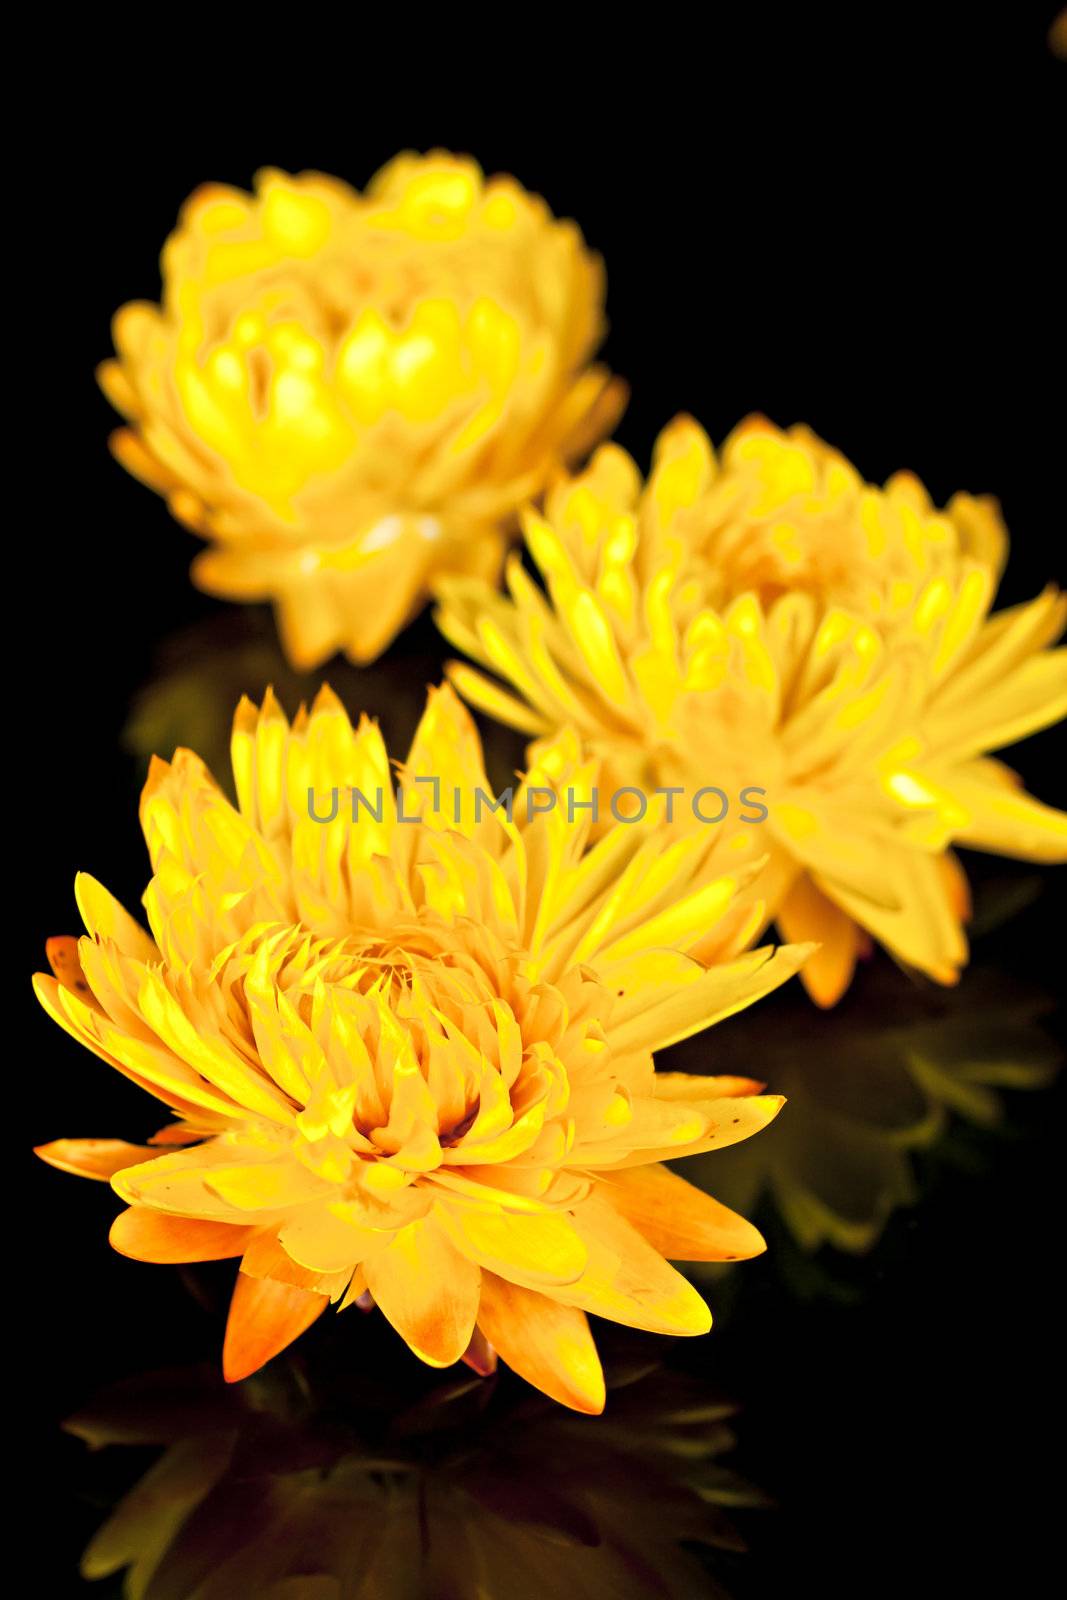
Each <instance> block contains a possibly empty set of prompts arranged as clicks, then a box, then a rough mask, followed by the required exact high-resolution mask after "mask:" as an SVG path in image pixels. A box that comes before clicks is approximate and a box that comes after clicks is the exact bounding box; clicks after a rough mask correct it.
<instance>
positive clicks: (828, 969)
mask: <svg viewBox="0 0 1067 1600" xmlns="http://www.w3.org/2000/svg"><path fill="white" fill-rule="evenodd" d="M778 926H779V928H780V929H781V932H782V937H783V939H788V940H789V941H790V942H794V941H797V942H801V941H808V940H814V941H815V942H816V943H817V945H818V949H816V950H814V951H813V953H812V954H811V955H810V956H809V957H808V959H807V961H805V963H804V965H803V967H802V968H801V969H800V981H801V983H802V984H803V985H804V987H805V989H806V990H807V991H808V993H809V994H810V995H811V998H812V999H813V1000H814V1001H815V1003H816V1005H820V1006H823V1007H829V1006H834V1005H836V1004H837V1002H838V1001H839V1000H840V998H841V996H842V995H843V994H844V992H845V990H846V989H847V988H848V986H849V984H850V983H851V982H852V974H853V971H854V970H855V966H856V958H857V956H858V955H859V950H860V936H861V933H860V929H859V927H858V926H857V924H856V923H855V922H854V921H853V919H852V918H851V917H850V916H849V915H848V912H847V911H842V910H841V909H840V907H838V906H836V905H834V903H833V901H832V900H830V899H828V898H827V896H826V895H824V894H823V892H822V890H821V889H819V888H818V887H817V886H816V885H815V884H814V883H813V882H812V880H811V878H810V877H808V875H807V874H806V873H805V874H804V875H803V876H802V877H800V878H798V879H797V881H796V883H795V884H794V885H793V887H792V889H790V891H789V893H788V894H787V895H786V897H785V899H784V900H783V902H782V904H781V906H780V907H779V908H778Z"/></svg>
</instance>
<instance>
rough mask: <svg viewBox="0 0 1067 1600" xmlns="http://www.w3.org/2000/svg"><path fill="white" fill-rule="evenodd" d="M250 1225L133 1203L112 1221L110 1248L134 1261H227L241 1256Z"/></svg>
mask: <svg viewBox="0 0 1067 1600" xmlns="http://www.w3.org/2000/svg"><path fill="white" fill-rule="evenodd" d="M251 1234H252V1229H251V1228H240V1227H231V1225H230V1224H229V1223H227V1222H205V1221H203V1220H201V1219H200V1218H192V1217H170V1216H166V1215H165V1214H164V1213H163V1212H162V1211H152V1210H150V1209H149V1207H148V1206H130V1207H129V1208H128V1210H126V1211H120V1212H119V1214H118V1216H117V1217H116V1218H115V1220H114V1222H113V1223H112V1224H111V1232H110V1234H109V1235H108V1238H109V1240H110V1243H111V1248H112V1249H113V1250H117V1251H118V1252H119V1254H120V1255H123V1256H130V1257H131V1258H132V1259H133V1260H134V1261H157V1262H185V1261H226V1260H228V1259H229V1258H230V1257H231V1256H239V1255H241V1254H242V1252H243V1251H244V1249H245V1247H246V1245H247V1244H248V1241H249V1238H250V1237H251Z"/></svg>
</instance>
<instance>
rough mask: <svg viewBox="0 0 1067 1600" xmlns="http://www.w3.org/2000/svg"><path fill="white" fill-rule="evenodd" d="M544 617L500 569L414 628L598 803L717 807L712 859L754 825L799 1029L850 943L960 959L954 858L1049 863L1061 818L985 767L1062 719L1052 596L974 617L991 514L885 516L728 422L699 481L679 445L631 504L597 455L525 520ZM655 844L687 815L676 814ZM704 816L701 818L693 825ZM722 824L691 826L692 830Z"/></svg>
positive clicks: (520, 584) (850, 485)
mask: <svg viewBox="0 0 1067 1600" xmlns="http://www.w3.org/2000/svg"><path fill="white" fill-rule="evenodd" d="M526 537H527V543H528V545H529V549H530V553H531V555H532V556H533V559H534V561H535V562H536V563H537V565H538V566H539V568H540V570H541V572H542V573H543V575H544V578H545V581H546V583H547V586H548V596H547V597H546V596H545V595H544V594H543V593H542V592H541V590H539V589H538V588H537V586H536V585H535V584H534V583H533V582H532V581H531V580H530V578H529V577H528V576H527V574H526V573H525V571H524V570H523V567H522V565H521V562H520V560H519V558H518V556H515V557H513V558H512V559H511V562H510V565H509V568H508V585H509V589H510V598H505V597H503V596H500V595H498V594H496V593H495V592H494V591H493V590H492V589H491V588H490V587H489V586H488V585H486V584H485V583H481V582H478V581H476V580H471V579H466V580H461V579H450V580H447V581H444V582H442V584H441V585H440V593H441V596H442V606H441V609H440V612H439V618H438V620H439V622H440V626H441V627H442V629H443V630H444V632H445V633H446V635H447V636H448V638H449V639H450V640H451V641H452V642H453V643H454V644H456V645H457V646H458V647H459V648H460V649H462V650H464V651H465V652H466V653H467V654H468V655H469V656H471V657H472V658H473V659H474V660H475V661H478V662H480V663H481V664H482V665H484V666H486V667H489V668H490V669H492V671H493V672H494V673H496V674H497V675H498V678H499V679H504V680H505V681H506V682H507V683H508V684H510V685H511V686H512V688H513V689H514V690H516V691H517V692H518V693H517V696H516V695H515V694H513V693H511V692H510V691H509V690H506V689H504V688H503V687H502V686H501V684H500V683H499V681H497V679H490V678H487V677H486V676H484V675H483V674H482V673H481V672H476V671H474V670H473V669H472V668H470V667H467V666H465V665H462V664H457V665H455V666H454V667H453V669H452V677H453V681H454V682H455V683H456V685H457V687H458V688H459V689H460V690H461V692H462V693H463V694H464V695H466V697H467V698H468V699H469V700H470V701H471V702H472V703H473V704H475V705H477V706H478V707H480V708H481V709H483V710H484V711H487V712H488V713H489V714H490V715H492V716H495V717H498V718H500V719H501V720H503V721H505V722H508V723H510V724H511V725H512V726H513V727H516V728H519V729H521V730H522V731H524V732H525V733H527V734H531V735H544V734H549V733H554V732H555V730H557V729H558V728H560V727H561V726H564V725H568V724H569V725H570V726H571V727H573V728H574V729H575V730H576V731H577V732H578V734H579V735H581V736H582V738H583V739H584V740H585V741H586V743H587V748H588V749H589V751H590V752H591V753H592V754H593V755H594V756H595V757H596V758H598V759H600V760H602V761H603V762H604V763H605V766H606V768H607V771H608V773H609V775H610V777H611V778H612V779H613V780H614V781H616V782H621V783H631V784H633V783H636V784H640V785H644V786H646V787H648V786H651V785H652V784H656V785H676V786H680V787H683V788H685V789H687V790H688V791H694V790H697V789H699V788H700V787H701V786H704V785H708V786H716V787H717V788H719V789H721V790H722V792H723V796H724V797H725V798H726V800H727V801H728V802H729V810H728V812H727V814H726V815H725V816H724V820H723V822H722V823H721V827H722V829H723V831H724V832H730V831H733V832H734V833H735V834H738V833H743V832H745V831H746V820H745V819H746V817H747V819H748V823H749V824H751V823H752V822H753V821H755V820H756V818H757V817H758V812H756V813H754V812H753V810H752V809H749V810H748V811H746V810H745V809H744V807H742V806H739V805H738V804H737V801H738V799H739V798H743V795H744V792H745V790H746V789H752V788H754V789H758V790H760V791H764V792H763V793H762V795H760V796H757V797H756V800H757V803H758V805H759V806H762V807H765V808H766V810H767V812H768V815H767V817H766V818H765V819H764V820H763V821H762V824H761V825H759V826H755V827H754V826H751V825H749V826H748V827H747V831H748V832H749V833H754V834H758V835H760V844H761V845H762V846H763V847H765V848H766V850H767V851H768V853H769V861H768V864H767V868H766V871H765V872H764V873H763V875H762V876H761V878H760V880H759V882H758V883H757V885H756V886H755V891H754V892H757V891H758V893H759V894H760V896H761V897H762V898H763V900H764V901H765V903H766V907H767V915H768V917H774V918H776V919H777V922H778V926H779V928H780V930H781V931H782V933H783V936H784V937H786V938H790V939H815V940H818V941H820V943H821V949H820V950H819V952H818V953H817V955H816V956H814V957H813V958H812V960H810V961H809V962H807V963H806V965H805V967H804V972H803V979H804V982H805V984H806V985H807V987H808V990H809V992H810V993H811V994H812V995H813V996H814V998H815V999H816V1000H817V1001H819V1002H820V1003H821V1004H823V1005H830V1004H833V1003H834V1002H835V1001H836V1000H837V999H838V998H839V997H840V995H841V994H842V992H843V991H844V990H845V988H847V986H848V983H849V981H850V978H851V975H852V971H853V968H854V964H855V961H856V958H857V955H858V954H860V953H861V952H862V950H863V949H864V946H865V944H866V943H867V942H868V936H873V938H875V939H877V940H879V941H880V942H881V943H882V944H883V945H885V947H886V948H887V949H888V950H889V951H890V952H891V953H892V954H893V955H894V956H895V957H896V958H897V960H899V961H901V962H903V963H905V964H907V965H909V966H912V967H915V968H918V969H920V970H921V971H922V972H924V973H927V974H928V975H929V976H931V977H932V978H935V979H936V980H937V981H939V982H941V983H952V982H954V981H955V980H956V978H957V977H958V974H959V971H960V968H961V967H962V965H963V964H964V963H965V961H966V959H967V946H966V941H965V938H964V934H963V926H962V925H963V922H964V920H965V918H966V912H967V883H966V879H965V877H964V875H963V872H962V869H961V868H960V866H959V864H958V862H957V861H956V859H955V857H954V856H953V855H952V854H951V852H950V848H949V847H950V846H951V845H952V844H953V843H959V844H962V845H968V846H972V847H974V848H977V849H983V850H991V851H996V852H999V853H1002V854H1005V855H1011V856H1019V857H1022V858H1025V859H1030V860H1035V861H1063V860H1064V859H1067V817H1065V816H1064V815H1063V813H1061V812H1059V811H1054V810H1052V809H1051V808H1050V807H1048V806H1045V805H1042V804H1041V803H1040V802H1039V801H1037V800H1034V799H1032V798H1031V797H1030V796H1029V795H1027V794H1026V793H1025V791H1024V790H1023V789H1022V787H1021V785H1020V783H1019V781H1018V779H1017V778H1016V777H1015V775H1014V773H1012V772H1011V771H1010V770H1009V769H1008V768H1007V767H1005V766H1003V765H1002V764H1001V763H999V762H997V761H993V760H991V759H989V757H988V754H987V752H989V751H990V750H995V749H997V748H998V747H1000V746H1003V745H1006V744H1010V743H1012V742H1014V741H1015V740H1017V739H1022V738H1023V737H1024V736H1025V735H1027V734H1029V733H1031V732H1033V731H1034V730H1035V729H1038V728H1041V727H1044V726H1046V725H1048V724H1050V723H1052V722H1054V721H1056V720H1057V719H1058V718H1059V717H1060V716H1062V715H1063V713H1064V711H1065V710H1067V660H1065V655H1067V652H1064V651H1063V650H1058V651H1057V650H1050V649H1048V648H1047V646H1049V645H1050V644H1052V643H1054V641H1055V640H1056V639H1057V637H1058V636H1059V634H1060V633H1061V632H1062V629H1063V624H1064V618H1065V615H1067V609H1065V601H1064V597H1063V596H1062V595H1060V594H1058V593H1057V592H1056V591H1055V590H1053V589H1049V590H1047V591H1046V592H1045V593H1044V594H1042V595H1041V596H1039V597H1038V598H1037V599H1035V600H1033V601H1032V602H1031V603H1029V604H1027V605H1023V606H1018V607H1015V608H1012V609H1010V610H1006V611H1002V612H1000V613H998V614H997V615H995V616H993V617H990V616H989V614H988V613H989V610H990V606H991V604H992V601H993V597H994V594H995V591H996V587H997V580H998V577H999V572H1000V567H1001V564H1002V561H1003V557H1004V552H1005V548H1006V535H1005V533H1004V529H1003V526H1002V524H1001V521H1000V517H999V514H998V511H997V508H996V505H995V503H994V502H993V501H991V500H989V499H975V498H972V497H971V496H969V495H963V494H960V495H956V496H955V498H954V499H953V500H952V502H951V504H950V505H949V507H948V508H947V510H945V511H937V510H935V509H934V507H933V506H932V505H931V502H930V500H929V498H928V496H927V494H926V492H925V490H924V489H923V488H922V485H921V484H920V483H919V482H918V481H917V480H916V479H915V478H914V477H911V476H910V475H907V474H900V475H898V476H897V477H895V478H893V479H891V480H890V482H889V483H888V484H887V485H886V487H885V489H877V488H873V487H872V486H870V485H868V484H865V483H864V482H863V480H862V479H861V478H860V476H859V475H858V473H857V472H856V471H855V469H854V468H853V467H852V466H850V465H849V463H848V462H847V461H845V459H844V458H843V457H842V456H840V455H838V454H837V453H836V452H835V451H833V450H831V449H829V447H828V446H826V445H824V444H823V443H822V442H821V441H820V440H818V439H816V438H815V437H814V435H812V434H811V433H809V432H808V431H807V430H806V429H804V428H794V429H792V430H791V431H790V432H788V433H782V432H780V431H779V430H777V429H776V428H773V427H772V426H771V425H770V424H769V423H767V422H765V421H763V420H762V419H759V418H753V419H750V421H748V422H747V423H744V424H742V426H741V427H740V428H739V429H737V431H736V432H735V433H734V434H733V435H732V437H731V438H730V439H729V440H728V441H727V443H726V445H725V447H724V449H723V451H722V455H721V459H716V456H715V452H714V451H713V449H712V447H711V445H710V444H709V442H708V440H707V438H706V436H705V434H704V433H703V432H702V431H701V429H700V428H699V427H697V425H696V424H695V423H694V422H692V421H690V420H689V419H687V418H679V419H678V420H676V421H675V422H674V423H673V424H671V426H670V427H668V428H667V429H666V430H665V432H664V433H663V434H662V435H661V437H660V439H659V441H658V444H657V447H656V452H655V461H654V467H653V471H652V474H651V477H650V479H649V481H648V484H647V486H646V487H644V488H643V489H642V485H641V482H640V477H639V474H638V471H637V468H636V467H635V465H634V463H633V461H632V460H631V459H630V457H629V456H627V455H626V454H625V453H624V452H623V451H621V450H619V449H618V448H616V447H613V446H606V447H603V448H602V449H601V450H600V451H598V452H597V455H596V456H595V458H594V460H593V462H592V463H591V465H590V467H589V469H588V470H587V471H586V472H585V473H584V474H583V475H581V476H580V477H578V478H577V479H575V480H573V481H572V482H570V483H567V484H561V485H558V486H557V487H556V488H555V489H554V490H553V492H552V494H551V495H550V497H549V499H548V503H547V508H546V515H545V517H544V518H542V517H540V516H537V515H535V514H533V513H531V514H529V516H528V517H527V520H526ZM678 804H679V816H680V820H683V821H685V820H687V819H690V825H693V824H692V822H691V818H692V813H693V807H692V805H688V804H686V801H685V800H684V799H683V800H681V801H679V803H678ZM713 808H714V809H713ZM722 809H723V801H722V800H718V799H709V800H706V801H704V802H703V803H702V808H701V811H700V816H701V820H703V821H707V822H710V821H712V820H713V819H714V818H715V817H716V816H717V815H718V813H719V811H720V810H722Z"/></svg>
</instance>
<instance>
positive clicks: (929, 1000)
mask: <svg viewBox="0 0 1067 1600" xmlns="http://www.w3.org/2000/svg"><path fill="white" fill-rule="evenodd" d="M1051 1009H1052V1001H1051V999H1050V997H1049V996H1048V995H1047V994H1045V993H1044V992H1043V991H1042V990H1041V989H1039V988H1038V987H1036V986H1035V985H1032V984H1029V983H1024V982H1022V981H1020V980H1017V979H1015V978H1012V977H1010V976H1009V975H1008V974H1007V973H1004V972H1001V971H998V970H995V969H993V968H991V967H988V966H987V967H982V966H976V967H974V968H973V969H971V971H969V972H968V973H967V974H966V975H965V977H964V979H963V981H962V983H961V984H960V986H959V987H958V988H957V989H951V990H945V989H940V988H938V989H934V988H932V987H919V986H918V985H917V984H915V983H913V982H911V981H909V979H908V978H907V977H906V976H905V975H904V974H902V973H900V972H899V971H897V970H896V969H895V968H894V967H892V966H891V965H890V964H889V963H888V962H886V961H873V962H871V963H869V964H867V965H865V966H864V967H863V968H862V969H861V971H860V973H859V975H858V976H857V979H856V982H855V985H854V987H853V990H852V991H850V993H849V995H848V996H847V998H846V1000H845V1001H844V1002H843V1003H842V1005H841V1006H840V1007H839V1008H838V1009H837V1010H835V1011H834V1012H833V1013H832V1014H821V1015H817V1014H813V1013H812V1011H811V1010H810V1008H807V1007H805V1005H804V1004H803V1000H802V997H801V996H799V995H798V994H796V992H795V991H791V992H788V993H785V994H783V995H781V996H780V997H778V998H777V999H773V998H772V999H771V1000H770V1001H768V1002H765V1003H764V1006H763V1007H761V1008H760V1012H759V1014H758V1015H750V1016H748V1017H745V1018H743V1019H738V1020H737V1021H736V1022H734V1023H733V1024H732V1025H730V1026H728V1027H726V1028H720V1029H719V1031H718V1035H717V1037H716V1051H715V1063H714V1070H715V1071H716V1072H726V1073H729V1072H733V1071H736V1070H737V1065H736V1064H737V1063H738V1062H740V1061H744V1062H745V1063H746V1064H747V1067H748V1069H749V1070H758V1072H759V1075H760V1077H761V1078H764V1079H766V1081H767V1083H768V1084H769V1085H772V1086H773V1088H774V1090H775V1092H776V1093H780V1094H783V1095H785V1097H786V1100H787V1112H786V1114H785V1115H783V1116H782V1117H780V1118H779V1119H778V1122H777V1123H776V1124H775V1125H774V1126H773V1127H771V1128H769V1129H767V1130H766V1131H765V1133H764V1135H763V1137H762V1138H761V1139H760V1140H759V1141H752V1142H751V1145H752V1147H746V1146H738V1147H737V1149H736V1150H728V1151H723V1152H721V1153H720V1154H718V1155H717V1156H716V1160H715V1168H714V1181H715V1193H716V1195H717V1196H718V1197H719V1198H720V1199H722V1200H724V1201H725V1202H726V1203H727V1204H728V1205H730V1206H740V1207H741V1208H742V1209H743V1210H745V1211H746V1212H747V1213H748V1214H749V1215H751V1213H752V1211H753V1210H754V1208H755V1207H756V1205H757V1202H758V1201H759V1199H760V1197H761V1196H765V1197H766V1196H769V1197H770V1198H771V1199H773V1201H774V1203H775V1205H776V1207H777V1210H778V1212H779V1215H780V1217H781V1219H782V1221H783V1222H784V1223H785V1225H786V1227H787V1228H788V1230H789V1231H790V1233H791V1234H792V1235H793V1237H794V1239H795V1240H796V1242H797V1243H798V1244H799V1245H800V1246H801V1247H802V1248H803V1249H805V1250H815V1249H818V1248H819V1247H820V1246H822V1245H824V1244H830V1245H833V1246H835V1247H836V1248H837V1249H839V1250H847V1251H851V1252H862V1251H866V1250H869V1249H870V1248H871V1246H872V1245H874V1244H875V1243H876V1242H877V1240H878V1238H879V1236H880V1235H881V1233H882V1230H883V1228H884V1226H885V1223H886V1221H887V1219H888V1218H889V1216H890V1215H891V1214H892V1212H893V1211H894V1210H895V1209H896V1208H897V1207H898V1206H902V1205H908V1204H911V1203H913V1202H914V1201H915V1200H917V1199H918V1197H919V1193H918V1184H917V1180H916V1172H915V1159H914V1158H915V1155H916V1153H917V1152H921V1151H928V1150H931V1149H932V1148H933V1147H935V1146H936V1145H937V1144H938V1141H939V1140H941V1139H942V1136H943V1135H945V1133H946V1131H947V1129H948V1127H949V1125H950V1123H951V1121H952V1118H953V1117H954V1116H955V1117H962V1118H964V1119H966V1120H967V1121H968V1122H969V1123H971V1124H976V1125H977V1126H978V1127H979V1128H982V1129H986V1130H989V1129H992V1128H994V1127H996V1126H997V1125H998V1124H1000V1123H1001V1122H1002V1120H1003V1117H1004V1104H1003V1099H1002V1095H1001V1093H1000V1091H1001V1090H1004V1089H1040V1088H1042V1087H1044V1086H1045V1085H1046V1084H1047V1083H1048V1082H1049V1081H1050V1079H1051V1078H1052V1077H1053V1075H1054V1074H1055V1072H1056V1069H1057V1066H1058V1064H1059V1060H1060V1054H1061V1052H1060V1050H1059V1048H1058V1046H1057V1044H1056V1042H1055V1040H1054V1039H1053V1038H1052V1036H1051V1035H1050V1034H1049V1033H1047V1032H1046V1031H1045V1029H1044V1027H1043V1026H1042V1018H1043V1017H1044V1016H1045V1015H1046V1013H1048V1012H1049V1011H1050V1010H1051ZM689 1054H690V1052H689V1050H688V1048H687V1046H685V1045H683V1046H679V1047H678V1048H677V1050H676V1051H675V1052H673V1053H672V1059H670V1060H669V1063H668V1064H669V1065H671V1066H674V1065H675V1059H674V1058H677V1064H678V1065H679V1066H682V1065H683V1064H684V1062H685V1061H686V1060H688V1059H689ZM755 1063H759V1065H758V1069H757V1068H756V1066H755ZM757 1143H758V1148H755V1147H754V1146H755V1145H756V1144H757ZM703 1164H704V1163H703V1158H700V1157H698V1158H696V1159H695V1160H693V1161H690V1162H688V1163H687V1166H686V1174H687V1176H688V1177H689V1178H690V1180H691V1181H692V1182H694V1183H701V1182H702V1181H703V1176H704V1174H702V1171H701V1168H702V1166H703ZM707 1176H708V1177H710V1176H711V1174H710V1173H708V1174H707ZM703 1270H705V1269H696V1271H695V1275H696V1276H697V1277H698V1278H699V1277H700V1276H701V1274H702V1272H703Z"/></svg>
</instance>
